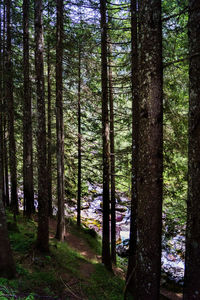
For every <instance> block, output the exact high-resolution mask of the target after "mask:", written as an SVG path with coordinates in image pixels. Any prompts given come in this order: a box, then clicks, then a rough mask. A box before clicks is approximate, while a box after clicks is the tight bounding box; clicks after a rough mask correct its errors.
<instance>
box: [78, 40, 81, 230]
mask: <svg viewBox="0 0 200 300" xmlns="http://www.w3.org/2000/svg"><path fill="white" fill-rule="evenodd" d="M80 224H81V48H80V43H79V54H78V202H77V225H78V226H80Z"/></svg>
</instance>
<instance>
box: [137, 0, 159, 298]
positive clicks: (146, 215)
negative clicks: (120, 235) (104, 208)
mask: <svg viewBox="0 0 200 300" xmlns="http://www.w3.org/2000/svg"><path fill="white" fill-rule="evenodd" d="M139 45H140V48H139V50H140V52H139V133H138V171H137V172H138V178H137V193H138V209H137V248H136V271H135V291H136V295H135V298H136V299H138V300H140V299H148V300H151V299H152V300H157V299H159V291H160V273H161V233H162V182H163V181H162V172H163V131H162V127H163V124H162V123H163V107H162V85H163V76H162V23H161V0H151V1H149V0H142V1H140V2H139Z"/></svg>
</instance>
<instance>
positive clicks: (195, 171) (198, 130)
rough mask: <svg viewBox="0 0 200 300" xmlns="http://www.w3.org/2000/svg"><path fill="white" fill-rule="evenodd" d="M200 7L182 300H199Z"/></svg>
mask: <svg viewBox="0 0 200 300" xmlns="http://www.w3.org/2000/svg"><path fill="white" fill-rule="evenodd" d="M199 24H200V6H199V2H198V1H193V0H190V1H189V23H188V35H189V147H188V199H187V235H186V259H185V288H184V297H183V298H184V300H190V299H199V298H200V214H199V212H200V198H199V197H200V164H199V162H200V159H199V152H200V102H199V98H200V86H199V80H200V25H199Z"/></svg>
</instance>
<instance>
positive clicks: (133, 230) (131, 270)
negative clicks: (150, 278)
mask: <svg viewBox="0 0 200 300" xmlns="http://www.w3.org/2000/svg"><path fill="white" fill-rule="evenodd" d="M137 2H138V1H137V0H131V48H132V50H131V51H132V55H131V60H132V61H131V74H132V177H131V225H130V243H129V260H128V270H127V277H126V283H127V290H129V291H130V292H131V293H133V292H134V290H133V287H134V286H135V267H136V257H135V255H136V240H137V203H138V195H137V170H138V21H137V18H138V16H137V7H138V3H137Z"/></svg>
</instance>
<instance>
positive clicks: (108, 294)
mask: <svg viewBox="0 0 200 300" xmlns="http://www.w3.org/2000/svg"><path fill="white" fill-rule="evenodd" d="M7 221H8V222H9V223H10V224H9V236H10V240H11V246H12V249H13V253H14V258H15V261H16V270H17V276H16V278H14V279H13V280H7V279H5V278H0V300H5V299H12V297H10V296H9V298H8V295H13V300H14V299H16V298H14V296H17V299H26V300H32V299H34V294H35V295H40V296H50V297H52V298H53V299H57V298H61V297H63V298H64V299H70V297H69V295H71V293H73V292H74V293H75V294H76V295H78V296H80V295H82V294H83V295H84V298H87V299H91V300H92V299H95V300H96V299H97V300H98V299H113V300H114V299H116V300H120V299H123V288H124V282H123V280H121V279H120V278H118V277H116V276H114V275H113V274H112V273H110V272H108V271H107V270H106V269H105V267H104V266H103V265H102V264H97V263H94V262H91V261H88V260H87V259H86V258H84V257H83V256H82V255H81V254H80V253H79V252H77V251H75V250H73V249H71V248H70V247H69V245H68V244H67V243H61V242H58V241H57V240H55V239H52V240H50V253H49V254H48V255H42V254H40V253H38V252H37V250H36V248H35V244H36V235H37V224H36V222H35V221H33V220H26V219H25V218H23V216H22V215H19V216H17V226H13V218H12V215H11V213H10V212H7ZM67 224H68V225H67V230H70V232H71V234H73V235H75V236H76V237H78V238H80V239H83V240H84V241H86V243H87V244H88V245H89V247H90V248H91V249H92V250H93V251H94V253H96V254H98V255H99V254H100V253H101V242H100V240H99V238H98V237H97V236H96V235H95V234H94V233H93V232H92V231H91V230H89V229H88V228H85V227H83V226H81V228H78V227H77V226H76V224H75V222H73V221H72V220H70V221H69V220H68V223H67ZM84 264H86V266H87V264H91V265H92V266H93V267H92V269H94V271H93V273H92V274H91V276H84V273H83V272H80V269H81V266H83V265H84ZM86 277H87V278H86ZM71 280H72V281H73V280H74V281H76V285H75V286H74V285H72V286H70V283H69V286H68V282H70V281H71ZM6 297H7V298H6Z"/></svg>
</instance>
